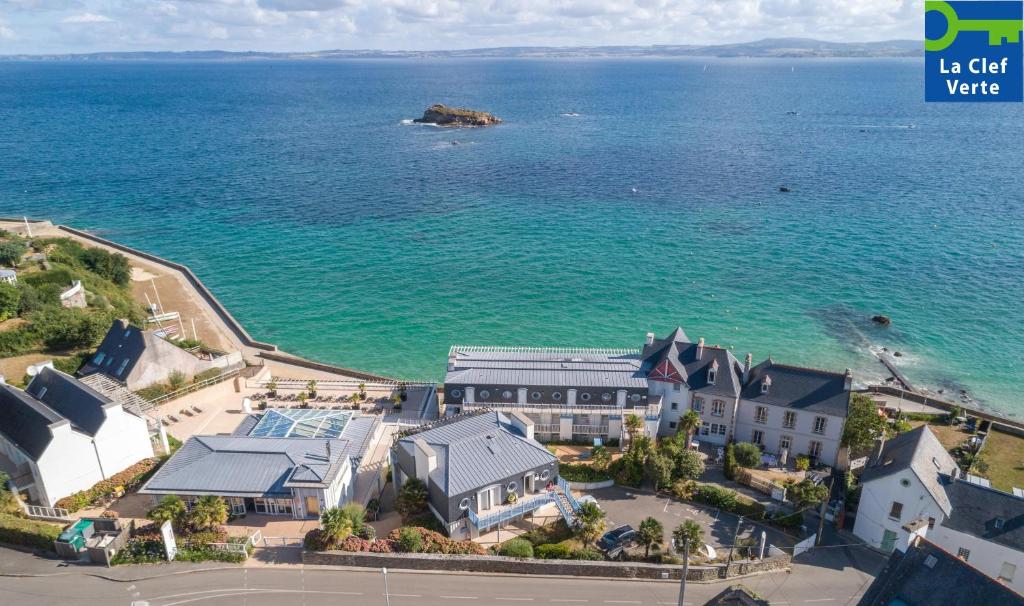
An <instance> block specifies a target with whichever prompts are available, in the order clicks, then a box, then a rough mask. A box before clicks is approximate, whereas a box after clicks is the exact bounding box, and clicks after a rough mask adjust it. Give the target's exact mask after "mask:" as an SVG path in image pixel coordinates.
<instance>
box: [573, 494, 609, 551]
mask: <svg viewBox="0 0 1024 606" xmlns="http://www.w3.org/2000/svg"><path fill="white" fill-rule="evenodd" d="M573 531H574V534H575V535H576V537H577V538H579V539H580V540H581V541H583V543H584V544H587V545H589V544H591V543H593V542H594V541H596V540H597V538H598V537H599V536H601V533H603V532H604V512H603V511H601V508H600V507H598V506H597V503H591V502H589V501H588V502H586V503H583V504H582V505H580V508H579V510H578V511H577V512H576V526H575V527H574V528H573Z"/></svg>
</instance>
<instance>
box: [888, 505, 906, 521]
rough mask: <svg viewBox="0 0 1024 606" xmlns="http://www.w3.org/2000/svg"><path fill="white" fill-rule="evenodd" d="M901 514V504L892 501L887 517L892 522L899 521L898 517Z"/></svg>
mask: <svg viewBox="0 0 1024 606" xmlns="http://www.w3.org/2000/svg"><path fill="white" fill-rule="evenodd" d="M902 514H903V503H900V502H899V501H893V502H892V507H890V508H889V517H890V518H892V519H894V520H899V519H900V515H902Z"/></svg>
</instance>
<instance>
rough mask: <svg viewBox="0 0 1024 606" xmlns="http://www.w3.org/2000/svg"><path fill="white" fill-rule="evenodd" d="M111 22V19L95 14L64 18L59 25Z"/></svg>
mask: <svg viewBox="0 0 1024 606" xmlns="http://www.w3.org/2000/svg"><path fill="white" fill-rule="evenodd" d="M112 21H113V19H111V18H110V17H107V16H104V15H99V14H96V13H81V14H78V15H72V16H70V17H64V18H63V19H62V20H61V23H110V22H112Z"/></svg>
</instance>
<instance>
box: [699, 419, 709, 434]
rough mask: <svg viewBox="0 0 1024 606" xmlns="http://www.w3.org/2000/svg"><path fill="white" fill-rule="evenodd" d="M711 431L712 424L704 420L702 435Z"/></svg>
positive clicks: (701, 428)
mask: <svg viewBox="0 0 1024 606" xmlns="http://www.w3.org/2000/svg"><path fill="white" fill-rule="evenodd" d="M710 432H711V426H710V425H709V424H708V423H707V422H704V423H701V424H700V435H702V436H706V435H708V434H709V433H710Z"/></svg>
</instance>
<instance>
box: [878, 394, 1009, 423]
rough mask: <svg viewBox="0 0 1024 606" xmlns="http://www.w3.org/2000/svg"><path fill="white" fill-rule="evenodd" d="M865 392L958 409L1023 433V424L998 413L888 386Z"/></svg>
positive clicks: (945, 408)
mask: <svg viewBox="0 0 1024 606" xmlns="http://www.w3.org/2000/svg"><path fill="white" fill-rule="evenodd" d="M866 391H868V392H873V393H884V394H888V395H890V396H902V397H903V399H904V400H910V401H911V402H917V403H918V404H925V405H928V406H934V407H935V408H941V409H942V410H945V411H949V410H952V409H954V408H959V409H960V410H962V411H964V412H965V413H967V414H968V415H970V416H972V417H977V418H979V419H985V420H988V421H992V422H993V423H998V424H1000V425H1004V426H1008V427H1013V428H1015V429H1018V430H1021V431H1024V423H1022V422H1021V421H1016V420H1013V419H1008V418H1006V417H1004V416H1002V415H1000V414H998V413H994V412H986V411H984V410H979V409H977V408H972V407H970V406H964V405H963V404H955V403H953V402H948V401H946V400H939V399H936V398H933V397H929V396H925V395H921V394H919V393H914V392H912V391H906V390H904V389H900V388H898V387H890V386H888V385H871V386H870V387H868V389H867V390H866ZM1009 433H1013V432H1009Z"/></svg>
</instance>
